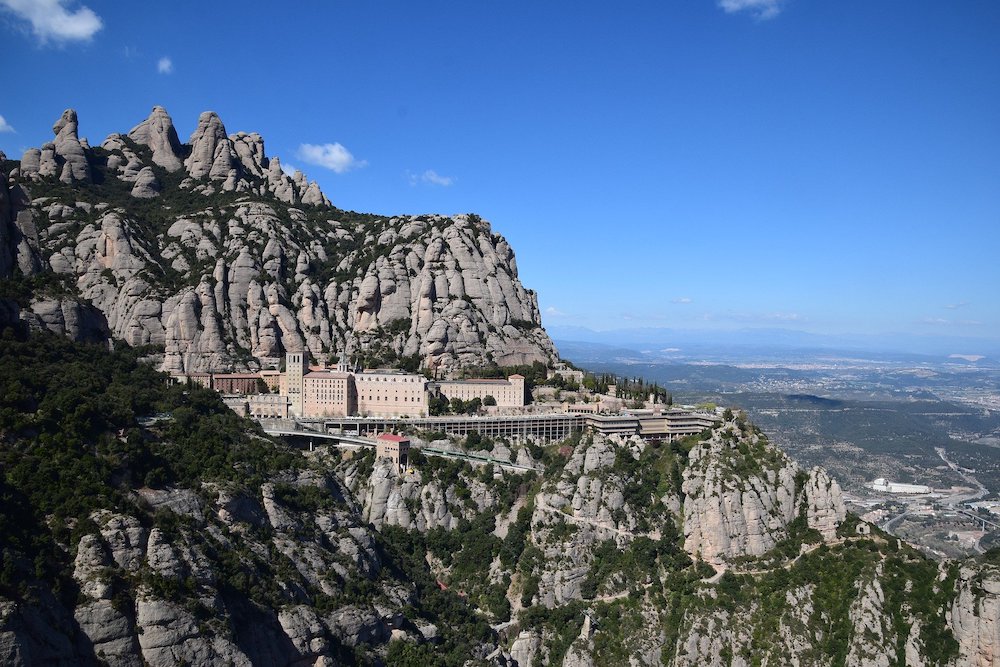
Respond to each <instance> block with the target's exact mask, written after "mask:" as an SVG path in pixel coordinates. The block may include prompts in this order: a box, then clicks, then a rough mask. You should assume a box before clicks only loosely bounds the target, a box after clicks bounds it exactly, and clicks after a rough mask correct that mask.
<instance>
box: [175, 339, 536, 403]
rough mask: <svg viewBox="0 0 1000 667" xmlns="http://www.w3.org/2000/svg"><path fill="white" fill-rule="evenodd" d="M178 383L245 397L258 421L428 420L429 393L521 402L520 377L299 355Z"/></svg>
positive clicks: (483, 400) (195, 374) (522, 399)
mask: <svg viewBox="0 0 1000 667" xmlns="http://www.w3.org/2000/svg"><path fill="white" fill-rule="evenodd" d="M179 379H182V380H189V381H191V382H197V383H198V384H201V385H204V386H206V387H209V388H211V389H215V390H216V391H218V392H219V393H222V394H226V395H231V396H241V397H245V398H246V404H247V406H248V410H249V413H250V415H251V416H253V417H261V418H276V419H286V418H289V417H302V418H323V417H355V416H356V417H379V418H401V417H409V418H419V417H427V416H428V398H429V397H430V396H431V395H441V396H444V397H445V398H446V399H448V400H452V399H454V398H458V399H461V400H463V401H470V400H473V399H476V398H478V399H479V400H480V401H482V402H483V403H484V404H490V405H495V406H496V407H497V408H523V407H524V405H525V403H526V401H525V388H524V376H522V375H511V376H510V377H508V378H506V379H502V378H498V379H487V380H478V379H477V380H444V381H439V382H434V381H430V380H428V379H427V378H425V377H424V376H423V375H420V374H418V373H407V372H404V371H398V370H390V369H375V370H363V371H353V370H350V369H349V367H348V365H347V364H346V363H340V364H338V366H337V367H336V368H327V367H325V366H310V365H309V363H308V357H307V355H306V354H304V353H302V352H290V353H288V354H287V355H286V356H285V370H284V371H283V372H282V371H275V370H265V371H261V372H259V373H191V374H189V375H186V376H181V377H179ZM488 399H492V401H490V400H488Z"/></svg>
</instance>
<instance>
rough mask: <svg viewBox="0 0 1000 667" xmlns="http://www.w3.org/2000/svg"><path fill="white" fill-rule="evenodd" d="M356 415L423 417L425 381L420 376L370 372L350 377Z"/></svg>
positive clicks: (425, 402)
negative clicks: (356, 398) (355, 394)
mask: <svg viewBox="0 0 1000 667" xmlns="http://www.w3.org/2000/svg"><path fill="white" fill-rule="evenodd" d="M352 377H353V380H354V386H355V388H356V390H357V396H358V404H357V414H358V415H361V416H363V417H426V416H427V380H426V378H424V376H422V375H417V374H415V373H404V372H402V371H393V370H373V371H363V372H361V373H354V374H353V375H352Z"/></svg>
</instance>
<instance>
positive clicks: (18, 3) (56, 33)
mask: <svg viewBox="0 0 1000 667" xmlns="http://www.w3.org/2000/svg"><path fill="white" fill-rule="evenodd" d="M73 4H74V3H73V0H0V7H5V8H6V9H8V10H10V11H11V12H13V13H14V14H15V15H17V16H18V17H20V18H22V19H24V20H25V21H29V22H30V23H31V31H32V32H33V33H34V34H35V36H36V37H38V39H39V40H40V41H41V42H42V43H43V44H44V43H45V42H48V41H49V40H53V41H56V42H74V41H87V40H89V39H90V38H91V37H93V36H94V34H95V33H97V31H98V30H100V29H101V28H102V27H103V25H104V24H103V23H102V21H101V17H99V16H98V15H97V14H95V13H94V12H93V11H92V10H91V9H90V8H89V7H80V8H79V9H76V10H70V8H69V7H70V6H72V5H73Z"/></svg>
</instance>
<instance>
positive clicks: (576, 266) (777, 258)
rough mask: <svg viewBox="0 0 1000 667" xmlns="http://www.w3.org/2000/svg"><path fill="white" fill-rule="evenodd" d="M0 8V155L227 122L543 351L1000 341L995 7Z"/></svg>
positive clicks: (999, 16) (94, 2) (725, 1)
mask: <svg viewBox="0 0 1000 667" xmlns="http://www.w3.org/2000/svg"><path fill="white" fill-rule="evenodd" d="M292 7H293V8H292V9H289V8H288V7H286V6H285V5H283V4H280V3H274V2H260V3H254V2H248V1H246V0H244V1H242V2H217V3H216V2H213V3H207V2H203V3H190V2H176V3H174V2H171V3H139V4H136V3H121V2H112V1H110V0H108V1H98V0H86V1H85V2H75V1H70V0H0V43H2V44H3V46H2V52H3V61H4V65H5V67H4V71H5V72H6V77H5V78H6V81H7V84H5V89H6V92H5V93H4V94H3V95H0V117H2V119H3V120H2V121H0V150H4V151H5V152H6V153H7V154H8V155H10V156H11V157H19V156H20V153H21V151H22V150H23V149H24V148H26V147H29V146H38V145H40V144H41V143H43V142H45V141H48V140H49V139H50V137H51V130H50V127H51V124H52V122H53V121H54V120H55V119H56V118H57V117H58V116H59V114H60V113H61V112H62V110H63V109H65V108H67V107H73V108H75V109H77V111H78V112H79V114H80V122H81V134H82V135H84V136H88V137H89V138H90V140H91V141H92V142H93V143H95V144H96V143H99V142H100V141H101V140H102V139H103V138H104V137H105V136H106V135H107V134H109V133H111V132H116V131H127V130H128V129H130V128H131V127H132V126H133V125H135V124H136V123H138V122H139V121H141V120H142V119H143V118H145V116H146V115H147V114H148V112H149V109H150V107H151V106H152V105H154V104H162V105H163V106H165V107H166V108H167V109H168V111H169V112H170V114H171V115H172V117H173V119H174V123H175V125H176V126H177V128H178V133H179V134H180V135H181V137H182V139H186V138H187V136H188V135H189V134H190V133H191V131H192V130H193V129H194V126H195V123H196V120H197V117H198V114H199V113H200V112H201V111H204V110H206V109H212V110H214V111H217V112H218V113H219V115H220V116H221V117H222V119H223V121H224V122H225V124H226V128H227V129H228V130H229V131H230V132H237V131H240V130H244V131H248V132H250V131H257V132H260V133H261V134H262V135H263V136H264V138H265V141H266V146H267V151H268V154H269V155H278V156H280V157H281V158H282V161H283V162H285V163H290V164H292V165H294V166H296V167H299V168H301V169H302V170H303V171H305V172H306V174H307V175H308V176H309V177H310V178H313V179H316V180H318V181H319V182H320V184H321V186H322V187H323V189H324V191H325V192H326V193H327V195H328V196H329V197H330V199H331V200H332V201H333V202H334V203H335V204H336V205H337V206H340V207H342V208H347V209H354V210H360V211H371V212H376V213H385V214H392V213H425V212H441V213H459V212H476V213H479V214H480V215H482V216H483V217H485V218H487V219H489V220H490V221H491V222H492V223H493V225H494V228H495V230H496V231H499V232H500V233H502V234H504V235H505V236H506V237H507V238H508V239H509V240H510V241H511V243H512V244H513V246H514V248H515V251H516V252H517V258H518V265H519V269H520V272H521V278H522V280H523V282H524V283H525V285H526V286H528V287H531V288H534V289H536V290H537V291H538V292H539V295H540V302H541V306H542V310H543V317H544V323H545V324H546V326H548V327H551V328H557V327H560V326H586V327H591V328H595V329H615V328H622V327H636V326H654V327H656V326H662V327H673V328H712V329H717V328H718V329H726V328H742V327H788V328H795V329H801V330H806V331H813V332H817V333H842V332H857V333H880V332H894V331H898V332H904V333H910V334H929V335H930V334H933V335H960V336H973V337H988V338H992V339H996V338H1000V295H998V292H1000V252H998V250H1000V39H998V38H997V35H1000V3H997V2H993V1H982V2H963V1H957V2H947V3H945V2H939V1H933V2H924V1H920V0H913V1H908V2H901V1H897V2H890V1H888V0H887V1H885V2H871V1H870V0H866V1H858V2H845V1H841V2H815V1H814V0H784V1H777V0H722V1H718V0H685V1H683V2H679V1H678V2H627V3H614V4H612V3H606V2H600V3H597V2H572V3H571V2H544V3H539V2H523V3H522V2H467V1H464V2H459V1H455V2H443V1H433V0H428V1H426V2H412V1H410V2H391V1H388V0H386V1H380V2H349V3H348V2H314V3H296V4H295V5H294V6H292Z"/></svg>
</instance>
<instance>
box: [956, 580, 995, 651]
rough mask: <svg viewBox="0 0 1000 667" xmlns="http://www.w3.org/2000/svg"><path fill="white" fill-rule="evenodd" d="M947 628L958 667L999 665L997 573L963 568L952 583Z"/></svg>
mask: <svg viewBox="0 0 1000 667" xmlns="http://www.w3.org/2000/svg"><path fill="white" fill-rule="evenodd" d="M955 587H956V589H957V594H956V596H955V600H954V602H953V603H952V605H951V609H950V610H949V612H948V616H947V620H948V627H949V628H951V631H952V632H953V633H954V635H955V639H956V640H957V641H958V646H959V660H958V661H957V664H959V665H961V667H993V666H994V665H996V664H997V663H998V662H1000V570H998V569H997V568H996V567H995V566H992V565H973V564H971V563H969V564H966V565H964V566H963V567H962V568H961V569H960V570H959V575H958V580H957V581H956V583H955Z"/></svg>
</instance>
